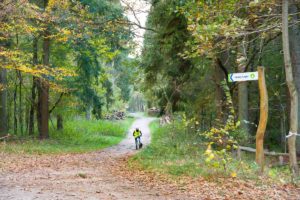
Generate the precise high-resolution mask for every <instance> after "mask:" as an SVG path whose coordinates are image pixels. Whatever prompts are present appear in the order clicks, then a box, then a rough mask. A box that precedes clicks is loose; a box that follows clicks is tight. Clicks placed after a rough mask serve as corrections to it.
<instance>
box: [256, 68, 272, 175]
mask: <svg viewBox="0 0 300 200" xmlns="http://www.w3.org/2000/svg"><path fill="white" fill-rule="evenodd" d="M258 86H259V96H260V116H259V124H258V128H257V132H256V156H255V160H256V163H257V164H258V165H259V166H260V173H263V171H264V135H265V131H266V126H267V121H268V109H269V106H268V92H267V86H266V80H265V69H264V67H258Z"/></svg>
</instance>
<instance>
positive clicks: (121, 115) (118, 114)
mask: <svg viewBox="0 0 300 200" xmlns="http://www.w3.org/2000/svg"><path fill="white" fill-rule="evenodd" d="M125 117H126V114H125V112H122V111H113V112H112V113H110V114H107V115H106V116H105V117H104V118H105V119H107V120H123V119H125Z"/></svg>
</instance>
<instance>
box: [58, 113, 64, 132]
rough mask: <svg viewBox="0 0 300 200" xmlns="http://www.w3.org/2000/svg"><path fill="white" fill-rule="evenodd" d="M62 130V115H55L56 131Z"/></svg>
mask: <svg viewBox="0 0 300 200" xmlns="http://www.w3.org/2000/svg"><path fill="white" fill-rule="evenodd" d="M62 129H63V117H62V115H60V114H59V115H57V130H62Z"/></svg>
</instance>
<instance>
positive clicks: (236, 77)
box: [228, 72, 258, 82]
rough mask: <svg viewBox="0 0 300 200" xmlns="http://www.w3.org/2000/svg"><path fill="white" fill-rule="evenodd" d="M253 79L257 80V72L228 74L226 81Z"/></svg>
mask: <svg viewBox="0 0 300 200" xmlns="http://www.w3.org/2000/svg"><path fill="white" fill-rule="evenodd" d="M255 80H258V72H246V73H234V74H228V81H229V82H237V81H255Z"/></svg>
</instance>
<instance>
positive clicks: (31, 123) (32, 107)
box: [28, 77, 36, 135]
mask: <svg viewBox="0 0 300 200" xmlns="http://www.w3.org/2000/svg"><path fill="white" fill-rule="evenodd" d="M35 99H36V78H35V77H33V78H32V88H31V105H30V111H29V128H28V129H29V131H28V132H29V135H33V133H34V111H35V107H36V106H35Z"/></svg>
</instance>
